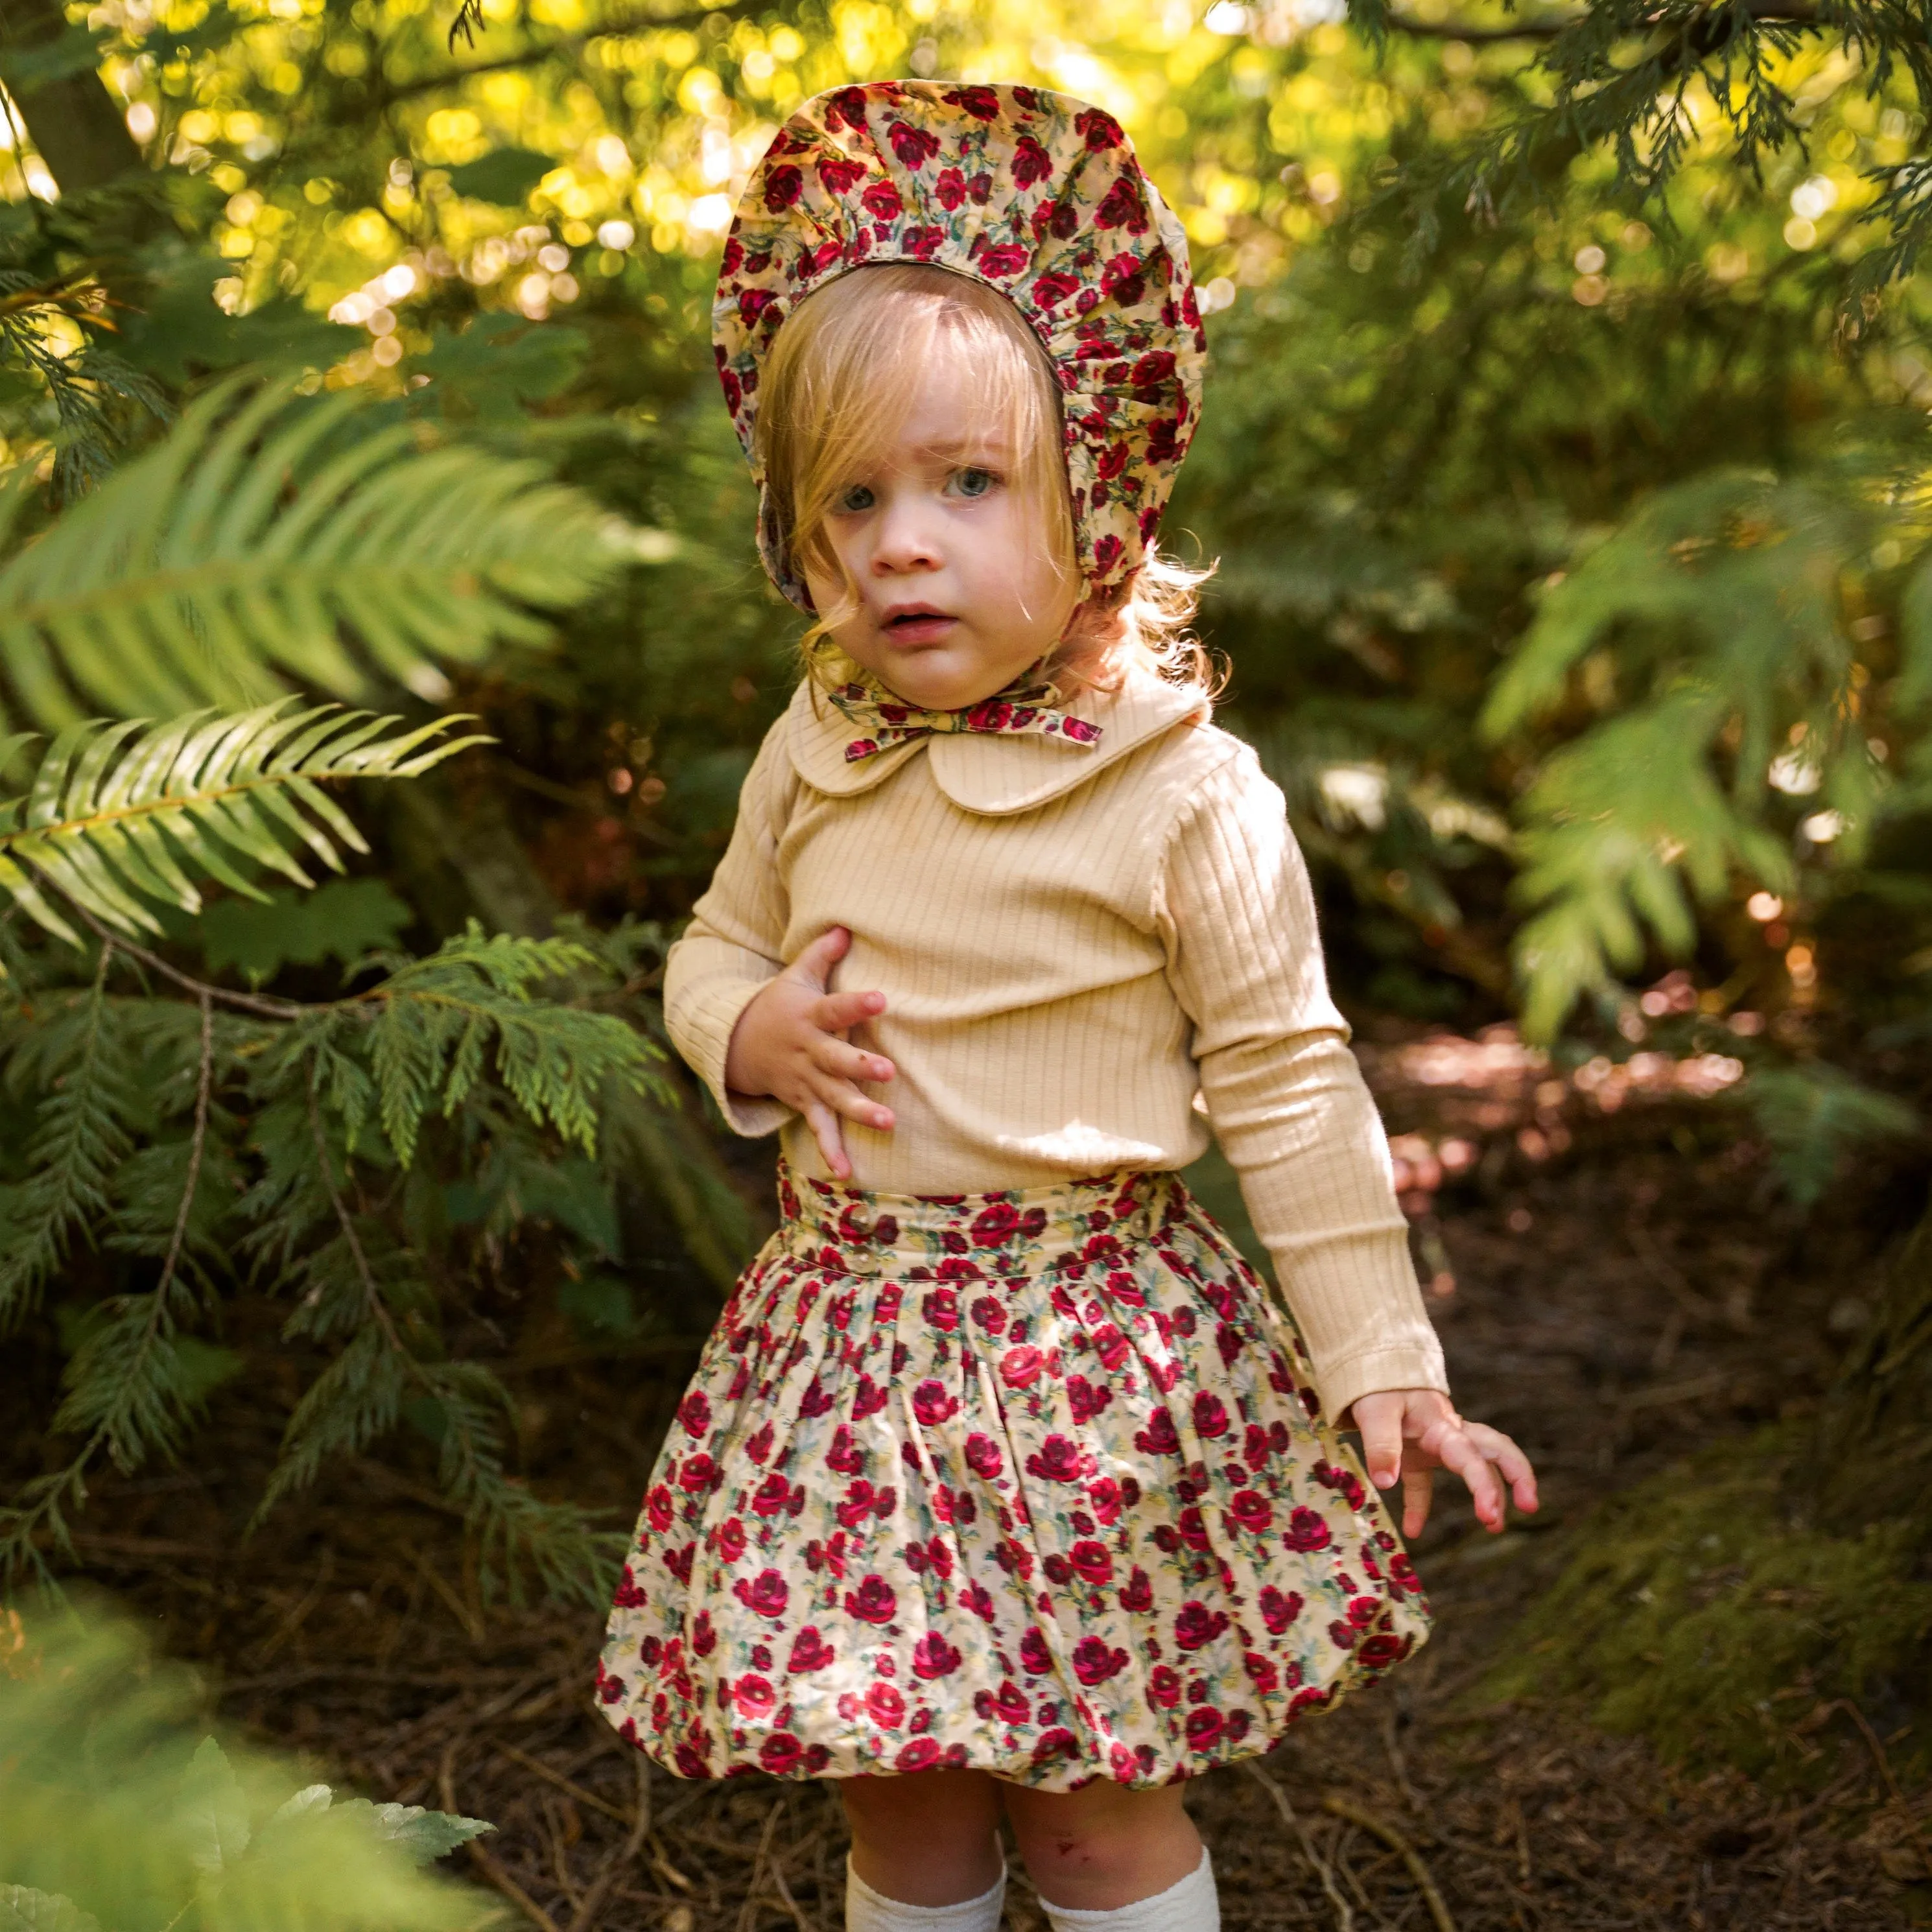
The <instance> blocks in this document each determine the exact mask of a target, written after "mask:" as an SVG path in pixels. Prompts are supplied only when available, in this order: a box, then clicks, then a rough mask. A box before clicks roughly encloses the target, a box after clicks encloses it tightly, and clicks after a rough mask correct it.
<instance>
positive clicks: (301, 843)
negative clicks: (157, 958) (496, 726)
mask: <svg viewBox="0 0 1932 1932" xmlns="http://www.w3.org/2000/svg"><path fill="white" fill-rule="evenodd" d="M291 701H292V700H287V699H284V700H282V701H281V703H276V704H272V705H266V706H262V707H260V709H257V710H254V711H248V712H241V713H239V714H232V713H229V714H223V713H211V712H190V714H189V715H187V716H186V717H183V718H175V719H173V720H172V721H170V722H168V723H166V724H156V725H153V726H151V727H146V728H145V729H144V728H143V727H142V724H141V723H140V721H124V722H122V723H120V724H103V723H101V722H100V721H92V722H89V723H85V724H74V725H70V726H69V727H68V728H67V730H65V731H63V732H62V733H61V734H60V735H59V736H58V737H57V738H56V739H55V740H54V742H53V744H52V747H51V748H49V751H48V752H47V754H46V757H44V758H43V760H42V761H41V763H40V769H39V771H38V772H37V774H36V775H35V777H34V782H33V785H32V787H31V790H29V792H28V794H27V796H26V797H24V798H18V799H10V800H8V801H7V802H5V803H0V892H5V894H7V895H9V896H10V897H11V898H13V901H15V903H16V904H18V905H19V906H20V908H21V910H23V911H24V912H26V913H28V915H29V916H31V917H32V918H33V919H35V920H36V921H37V922H38V923H39V924H40V925H41V926H44V927H45V928H46V929H47V930H48V931H49V932H52V933H54V934H56V935H58V937H60V938H63V939H65V940H68V941H70V942H71V943H73V944H79V943H80V941H79V935H77V933H76V932H75V931H74V927H73V926H71V924H70V923H69V922H68V919H66V917H65V916H64V914H63V913H62V911H61V910H59V908H58V906H57V905H56V904H55V903H54V902H53V901H52V900H51V899H50V898H49V895H47V894H46V892H44V891H43V889H42V886H43V884H44V885H51V886H54V887H55V888H56V889H57V891H58V894H59V895H62V896H64V897H65V898H67V899H68V900H71V901H72V902H73V903H74V904H75V905H77V906H78V907H80V908H81V910H83V911H84V912H86V913H88V914H89V915H91V916H92V917H93V918H94V919H96V920H98V922H100V923H101V926H105V927H107V928H108V929H110V930H111V931H113V932H118V933H121V934H123V935H127V936H128V937H130V938H131V937H133V936H135V935H138V934H139V933H141V932H150V933H158V932H160V922H159V921H158V920H157V919H156V918H155V916H154V913H153V912H152V911H151V910H150V909H149V905H150V902H151V901H157V900H158V901H163V902H164V903H166V904H172V905H175V906H178V907H181V909H182V910H184V911H187V912H198V911H199V910H200V909H201V903H202V901H201V895H200V893H199V891H197V889H196V886H195V884H194V881H193V874H199V875H200V876H201V877H211V878H214V879H217V880H220V882H221V883H223V885H225V886H228V887H229V889H231V890H233V891H235V892H242V893H245V894H246V895H248V896H249V897H250V898H265V897H266V895H265V894H264V893H263V892H262V891H261V889H260V887H259V886H257V885H255V884H254V883H253V881H252V880H251V879H250V878H249V877H248V876H247V872H246V871H245V869H244V868H252V867H261V868H266V869H267V870H269V871H274V872H278V873H280V874H281V875H282V876H283V877H285V878H287V879H290V880H293V881H294V882H295V883H296V884H298V885H302V886H307V885H309V884H311V883H314V882H313V880H311V877H310V876H309V874H308V872H306V871H304V870H303V868H302V865H301V863H300V862H299V861H298V859H296V857H295V856H293V851H292V850H291V848H292V847H293V848H294V850H297V851H302V852H303V853H305V856H309V857H311V858H312V859H315V860H317V861H319V862H320V863H321V864H323V865H326V866H328V867H329V868H331V869H332V870H334V871H338V872H339V871H341V870H342V860H341V855H340V853H339V851H338V846H341V845H347V846H348V847H350V849H351V850H354V851H357V852H366V851H367V850H368V849H369V848H368V845H367V844H365V842H364V840H363V838H362V835H361V833H360V832H358V831H357V830H356V827H355V826H354V825H353V823H350V820H349V819H348V817H347V816H346V815H345V814H344V812H343V811H342V809H341V807H340V806H339V805H337V804H336V803H335V802H334V800H332V799H330V798H329V796H327V795H326V793H324V792H323V790H321V789H320V786H321V784H323V782H324V781H328V780H331V779H341V778H413V777H414V776H416V775H417V774H418V773H419V772H425V771H427V770H428V769H429V768H430V767H431V766H432V765H434V764H437V763H440V761H441V760H443V759H445V758H447V757H452V756H454V755H455V754H456V753H457V752H458V751H463V750H464V749H465V748H467V747H468V746H469V745H478V744H482V743H486V742H488V741H487V739H483V738H481V737H479V736H476V735H475V734H474V733H472V734H469V735H468V736H463V737H460V738H454V739H452V738H449V737H446V736H444V734H445V733H447V732H448V731H449V730H450V729H451V728H452V726H453V725H455V724H456V723H458V720H457V719H455V718H439V719H437V721H435V722H434V724H426V725H422V726H420V727H417V728H416V730H410V731H405V732H403V733H400V734H398V736H394V737H384V736H382V735H381V734H382V733H383V731H384V730H385V729H386V727H388V726H389V725H391V724H394V723H395V719H394V718H371V717H370V716H369V715H368V714H367V713H365V712H353V711H352V712H344V711H340V710H338V709H336V708H335V706H332V705H324V706H317V707H315V708H314V709H309V710H306V711H299V712H292V711H291V710H290V703H291Z"/></svg>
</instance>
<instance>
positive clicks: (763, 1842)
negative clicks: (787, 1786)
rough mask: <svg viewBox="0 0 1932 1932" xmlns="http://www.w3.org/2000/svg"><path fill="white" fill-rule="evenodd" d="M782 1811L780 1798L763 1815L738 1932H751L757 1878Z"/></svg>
mask: <svg viewBox="0 0 1932 1932" xmlns="http://www.w3.org/2000/svg"><path fill="white" fill-rule="evenodd" d="M783 1813H784V1799H782V1798H781V1799H778V1802H776V1803H775V1804H774V1805H772V1808H771V1809H770V1810H769V1811H767V1812H766V1814H765V1829H763V1831H762V1832H760V1833H759V1834H758V1849H757V1850H756V1851H755V1852H753V1853H752V1855H751V1876H750V1877H748V1879H745V1903H744V1905H743V1906H742V1909H740V1910H739V1914H738V1932H751V1924H752V1921H753V1920H754V1919H755V1918H757V1912H758V1877H759V1874H760V1873H762V1872H763V1870H764V1868H765V1859H766V1855H768V1854H769V1852H770V1850H771V1848H772V1833H773V1832H775V1831H776V1830H777V1829H778V1820H779V1818H780V1817H781V1815H782V1814H783Z"/></svg>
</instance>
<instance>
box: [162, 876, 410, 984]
mask: <svg viewBox="0 0 1932 1932" xmlns="http://www.w3.org/2000/svg"><path fill="white" fill-rule="evenodd" d="M410 916H411V915H410V909H409V907H407V906H406V905H405V904H404V903H403V902H402V901H401V899H399V898H397V896H396V895H395V893H394V892H392V891H391V890H390V889H389V887H388V886H386V885H384V884H383V882H382V880H380V879H331V880H328V881H327V882H326V883H324V884H323V885H320V886H317V888H316V889H315V890H314V892H310V893H308V894H307V895H305V896H303V897H300V898H298V897H297V896H296V895H295V894H294V893H293V892H271V893H269V895H267V897H266V898H263V899H262V900H260V901H255V900H250V899H240V898H229V899H217V901H215V902H214V904H212V905H208V906H204V907H202V912H201V916H200V917H199V919H197V920H196V921H195V922H193V924H192V925H191V926H190V925H187V923H186V922H183V926H184V932H185V933H186V934H189V935H193V936H194V937H196V938H199V941H200V944H201V947H202V958H203V959H205V960H206V962H208V971H210V972H211V973H223V972H226V971H230V970H231V969H232V970H233V971H239V972H240V973H242V974H245V976H246V977H247V978H248V980H249V982H250V983H251V984H252V985H254V986H260V985H261V984H263V982H264V981H266V980H272V979H273V978H274V977H275V975H276V974H278V973H279V972H280V971H281V970H282V968H284V966H290V965H294V966H319V965H321V964H322V962H323V961H324V960H325V959H335V960H339V961H340V962H341V963H342V964H343V965H345V966H347V965H350V964H352V963H353V962H355V961H356V960H358V959H361V958H362V955H363V954H364V953H372V952H375V951H377V950H384V951H387V950H392V949H393V948H394V947H395V944H396V941H397V939H398V937H399V936H400V935H401V932H402V930H403V929H404V927H405V926H407V925H408V924H409V923H410Z"/></svg>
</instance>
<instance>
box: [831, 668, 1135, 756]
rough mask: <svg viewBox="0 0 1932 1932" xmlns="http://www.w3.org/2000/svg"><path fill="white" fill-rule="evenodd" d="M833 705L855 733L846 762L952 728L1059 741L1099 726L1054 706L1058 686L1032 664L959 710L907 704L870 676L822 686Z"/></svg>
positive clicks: (1092, 736) (1086, 737) (1089, 741)
mask: <svg viewBox="0 0 1932 1932" xmlns="http://www.w3.org/2000/svg"><path fill="white" fill-rule="evenodd" d="M826 696H827V697H829V698H830V700H832V705H833V706H834V708H835V709H837V710H838V712H840V713H841V715H843V716H844V718H845V719H846V721H847V723H849V724H851V725H852V726H853V727H854V729H856V730H857V732H858V733H859V736H857V737H856V738H854V739H852V740H851V741H850V742H849V743H848V744H847V745H846V747H845V762H846V763H847V764H848V765H849V764H854V763H856V762H857V761H858V760H859V759H861V758H869V757H871V755H872V754H873V753H874V751H889V750H891V749H892V747H893V746H894V745H904V744H909V743H910V742H911V741H912V740H913V739H915V738H931V737H938V736H945V735H947V733H951V732H956V731H979V732H984V733H989V734H992V733H1019V732H1025V733H1030V734H1031V736H1035V737H1040V738H1058V739H1060V740H1061V742H1062V743H1064V744H1069V745H1089V746H1091V745H1097V744H1098V743H1099V742H1100V726H1099V725H1097V724H1088V721H1086V719H1085V718H1074V717H1070V716H1069V715H1068V714H1067V712H1064V711H1061V710H1059V709H1056V708H1055V707H1057V706H1058V704H1059V703H1060V690H1059V687H1058V685H1055V684H1053V683H1052V682H1050V681H1049V680H1048V679H1046V678H1044V677H1043V676H1041V675H1040V671H1039V667H1037V666H1034V667H1031V668H1030V669H1028V670H1025V671H1022V673H1020V675H1019V676H1018V677H1016V678H1015V679H1014V680H1013V682H1012V683H1011V684H1010V685H1007V688H1005V690H1004V691H995V693H994V694H993V695H992V697H985V698H982V699H981V700H980V702H979V703H977V704H969V705H968V706H966V707H965V709H964V710H961V711H928V710H926V709H923V708H922V706H919V705H916V704H907V703H906V702H905V701H904V700H903V699H902V698H899V697H894V696H893V694H892V693H891V692H890V691H888V690H886V688H885V687H884V686H883V685H881V684H877V683H875V682H873V681H872V680H871V679H869V678H864V679H856V680H855V681H854V682H852V683H850V684H841V685H837V686H836V687H835V688H833V689H832V690H830V691H827V692H826Z"/></svg>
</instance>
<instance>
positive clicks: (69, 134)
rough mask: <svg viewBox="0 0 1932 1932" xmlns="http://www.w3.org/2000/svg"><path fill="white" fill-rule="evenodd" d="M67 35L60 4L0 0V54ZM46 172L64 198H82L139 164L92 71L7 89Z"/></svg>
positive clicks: (56, 0) (110, 101) (105, 91)
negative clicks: (80, 195)
mask: <svg viewBox="0 0 1932 1932" xmlns="http://www.w3.org/2000/svg"><path fill="white" fill-rule="evenodd" d="M67 31H68V19H67V14H66V13H65V10H63V9H62V6H61V5H60V0H0V51H4V52H7V53H27V52H33V51H34V50H36V49H39V48H41V47H44V46H49V45H51V44H52V43H53V42H54V41H55V40H58V39H60V38H61V37H62V35H63V34H65V33H66V32H67ZM10 92H12V93H13V105H14V106H15V107H16V108H17V109H18V110H19V111H20V118H21V119H22V120H23V121H25V122H26V128H27V132H28V134H29V135H30V136H31V137H32V139H33V143H34V146H35V148H37V149H38V150H39V151H40V159H41V160H43V161H44V162H46V164H47V172H49V174H50V175H52V176H53V178H54V179H55V181H56V182H58V184H59V186H60V190H61V192H62V193H63V194H83V193H86V192H87V190H89V189H90V188H97V187H106V186H107V184H108V183H109V182H110V181H114V180H115V179H117V178H118V177H119V176H121V175H124V174H126V173H127V172H128V171H129V170H130V169H133V168H138V167H139V166H140V165H141V151H140V149H139V148H138V147H137V146H136V145H135V142H134V137H133V136H132V135H131V134H130V133H128V131H127V121H125V120H124V118H122V115H121V108H120V106H119V104H118V102H116V101H115V98H114V96H113V95H112V94H111V93H110V92H109V91H108V88H107V83H106V82H105V81H104V80H102V79H101V77H100V75H99V74H95V73H93V72H92V71H89V72H86V73H82V74H68V75H65V76H64V77H62V78H61V79H60V80H49V81H43V83H41V84H40V86H37V87H34V88H31V89H25V88H23V89H13V90H10Z"/></svg>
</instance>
